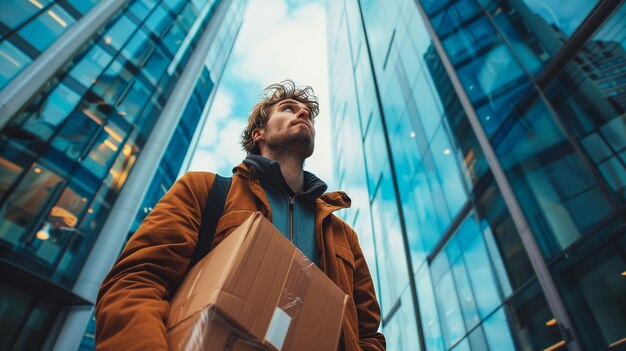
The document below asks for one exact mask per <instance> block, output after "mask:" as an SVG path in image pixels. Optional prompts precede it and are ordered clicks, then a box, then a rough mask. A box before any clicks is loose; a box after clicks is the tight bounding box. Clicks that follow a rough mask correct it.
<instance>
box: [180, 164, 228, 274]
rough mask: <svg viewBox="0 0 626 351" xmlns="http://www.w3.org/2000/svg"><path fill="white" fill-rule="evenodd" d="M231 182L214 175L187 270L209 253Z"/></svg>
mask: <svg viewBox="0 0 626 351" xmlns="http://www.w3.org/2000/svg"><path fill="white" fill-rule="evenodd" d="M231 180H232V178H226V177H222V176H220V175H219V174H216V175H215V180H214V181H213V186H211V190H209V196H208V198H207V201H206V205H205V206H204V209H203V210H202V220H201V222H200V232H199V233H198V243H197V244H196V249H195V251H194V252H193V256H192V257H191V261H190V262H189V268H188V269H191V267H193V266H195V265H196V263H198V261H200V260H201V259H202V258H203V257H204V256H206V255H207V254H208V253H209V251H211V243H213V236H214V235H215V228H216V227H217V222H218V221H219V219H220V218H221V217H222V214H223V213H224V204H225V203H226V195H228V191H229V190H230V183H231Z"/></svg>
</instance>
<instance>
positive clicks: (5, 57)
mask: <svg viewBox="0 0 626 351" xmlns="http://www.w3.org/2000/svg"><path fill="white" fill-rule="evenodd" d="M31 61H32V60H31V58H30V57H28V55H26V54H25V53H24V52H23V51H22V50H20V49H18V48H17V47H16V46H15V45H13V43H11V41H10V40H4V41H2V42H1V43H0V89H2V88H4V86H5V85H7V84H8V83H9V81H10V80H11V78H13V77H14V76H15V75H17V74H18V73H20V72H21V71H22V70H23V69H24V68H25V67H26V66H27V65H28V64H29V63H30V62H31Z"/></svg>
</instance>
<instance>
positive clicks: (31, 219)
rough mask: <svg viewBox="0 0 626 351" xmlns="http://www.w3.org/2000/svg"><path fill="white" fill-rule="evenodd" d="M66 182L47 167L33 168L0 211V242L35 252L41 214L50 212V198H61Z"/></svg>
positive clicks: (35, 165) (34, 166) (36, 166)
mask: <svg viewBox="0 0 626 351" xmlns="http://www.w3.org/2000/svg"><path fill="white" fill-rule="evenodd" d="M62 181H63V180H62V178H61V177H59V176H58V175H57V174H56V173H54V172H53V171H51V170H50V169H48V168H47V167H44V166H43V165H40V164H37V163H35V164H33V166H32V167H31V168H30V169H29V170H28V171H27V172H26V174H25V175H24V178H23V179H22V180H21V182H20V183H19V184H18V185H17V187H16V188H15V189H14V190H13V191H12V192H11V193H10V195H9V196H8V198H7V199H6V202H5V203H4V204H3V205H2V208H1V209H0V215H1V216H2V217H1V219H2V225H1V226H0V238H1V239H3V240H5V241H6V242H8V243H10V244H12V245H15V246H18V247H23V246H29V247H30V248H34V247H33V246H32V245H33V244H36V242H37V238H36V234H37V231H38V230H40V228H39V227H37V228H35V227H33V226H35V225H36V220H37V218H38V215H39V214H40V212H41V211H46V208H47V207H48V206H49V204H48V202H49V201H50V198H53V197H54V196H55V195H57V196H58V194H59V191H60V190H61V189H62V186H63V183H62ZM42 229H43V228H42ZM42 235H43V234H42ZM34 249H36V248H34Z"/></svg>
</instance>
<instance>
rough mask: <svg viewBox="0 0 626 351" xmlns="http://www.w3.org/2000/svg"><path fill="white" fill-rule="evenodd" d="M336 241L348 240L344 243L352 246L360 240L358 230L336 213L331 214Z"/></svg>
mask: <svg viewBox="0 0 626 351" xmlns="http://www.w3.org/2000/svg"><path fill="white" fill-rule="evenodd" d="M329 219H330V222H331V226H332V228H333V236H334V237H335V241H336V242H337V241H340V242H341V241H344V240H345V241H346V242H345V243H344V245H347V246H350V247H351V246H352V245H354V243H355V242H358V239H357V234H356V231H355V230H354V229H353V228H352V227H351V226H350V225H349V224H348V223H346V221H344V220H343V219H341V218H340V217H339V216H337V215H335V214H331V215H330V216H329Z"/></svg>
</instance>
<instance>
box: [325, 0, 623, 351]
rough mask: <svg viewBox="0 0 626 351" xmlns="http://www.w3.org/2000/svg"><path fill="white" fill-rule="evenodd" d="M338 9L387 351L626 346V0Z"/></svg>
mask: <svg viewBox="0 0 626 351" xmlns="http://www.w3.org/2000/svg"><path fill="white" fill-rule="evenodd" d="M327 7H328V22H327V25H328V31H329V32H328V35H329V46H328V50H329V62H330V77H331V78H330V96H331V111H333V117H334V118H333V121H332V125H333V131H334V136H333V145H335V146H336V150H335V159H334V169H335V171H336V174H337V175H338V177H339V178H338V179H339V188H341V189H343V190H346V191H347V192H348V194H350V196H351V197H352V199H353V202H352V203H353V206H352V208H351V209H350V210H349V211H346V212H345V213H344V215H343V216H344V219H345V220H346V221H347V222H348V223H349V224H351V225H352V226H353V227H354V228H355V229H356V230H357V232H358V233H359V238H360V240H361V245H362V246H363V249H364V252H365V254H366V257H367V258H368V262H369V265H370V269H371V271H372V274H373V276H374V278H375V281H376V283H377V293H378V296H379V300H380V301H381V305H382V306H381V307H382V313H383V316H382V317H383V323H382V330H383V332H384V333H385V335H386V336H387V339H388V347H389V349H390V350H618V349H620V350H621V349H623V348H624V347H626V299H624V297H625V296H626V100H625V99H626V51H625V50H626V5H625V4H624V3H623V2H622V1H610V0H605V1H593V0H568V1H561V0H544V1H536V0H515V1H513V0H510V1H508V0H507V1H504V0H502V1H498V0H417V1H414V0H392V1H385V2H383V1H372V0H360V1H359V0H341V1H329V2H328V3H327Z"/></svg>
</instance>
